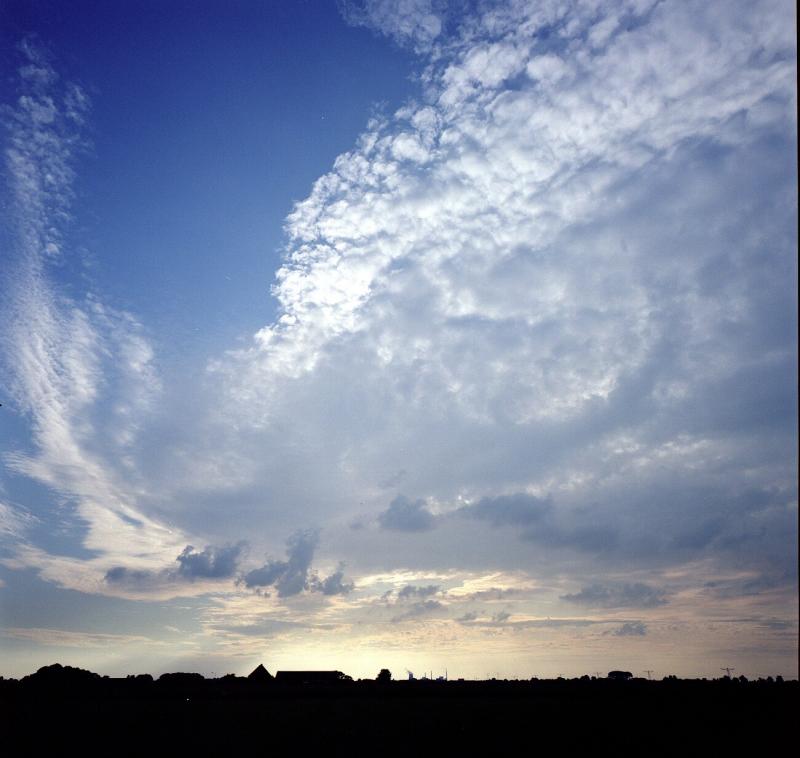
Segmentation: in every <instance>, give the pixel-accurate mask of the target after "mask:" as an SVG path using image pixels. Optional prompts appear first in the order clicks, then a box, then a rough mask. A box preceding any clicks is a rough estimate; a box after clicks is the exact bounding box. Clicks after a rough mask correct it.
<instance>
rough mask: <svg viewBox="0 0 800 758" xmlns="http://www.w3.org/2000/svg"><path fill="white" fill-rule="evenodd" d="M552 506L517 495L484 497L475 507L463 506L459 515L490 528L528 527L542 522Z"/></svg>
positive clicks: (527, 496)
mask: <svg viewBox="0 0 800 758" xmlns="http://www.w3.org/2000/svg"><path fill="white" fill-rule="evenodd" d="M551 511H552V504H551V503H550V502H549V501H548V500H542V499H540V498H538V497H534V496H532V495H526V494H523V493H518V494H516V495H501V496H500V497H494V498H491V497H484V498H482V499H481V500H480V501H478V502H477V503H476V504H475V505H468V506H464V507H462V508H460V509H459V511H458V512H459V513H460V514H462V515H464V516H467V517H468V518H474V519H480V520H481V521H488V522H489V523H490V524H491V525H492V526H523V527H528V526H531V525H532V524H536V523H539V522H541V521H542V520H544V519H545V518H546V517H547V516H548V515H549V514H550V512H551Z"/></svg>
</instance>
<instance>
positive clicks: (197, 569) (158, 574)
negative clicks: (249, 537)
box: [105, 542, 246, 589]
mask: <svg viewBox="0 0 800 758" xmlns="http://www.w3.org/2000/svg"><path fill="white" fill-rule="evenodd" d="M245 547H246V543H245V542H239V543H237V544H236V545H226V546H223V547H216V546H214V545H207V546H206V547H205V548H203V550H201V551H198V550H196V549H195V547H194V546H193V545H187V546H186V547H185V548H184V549H183V550H182V551H181V552H180V554H179V555H178V556H177V557H176V558H175V563H177V566H174V565H172V566H168V567H165V568H162V569H160V570H151V569H137V568H131V567H128V566H113V567H112V568H110V569H109V570H108V571H106V573H105V581H106V582H107V583H108V584H109V585H111V586H124V587H131V588H140V589H148V588H155V587H157V586H159V585H165V584H171V583H176V582H195V581H202V580H216V579H229V578H231V577H232V576H234V574H235V573H236V571H237V569H238V562H239V558H240V557H241V555H242V553H243V551H244V549H245Z"/></svg>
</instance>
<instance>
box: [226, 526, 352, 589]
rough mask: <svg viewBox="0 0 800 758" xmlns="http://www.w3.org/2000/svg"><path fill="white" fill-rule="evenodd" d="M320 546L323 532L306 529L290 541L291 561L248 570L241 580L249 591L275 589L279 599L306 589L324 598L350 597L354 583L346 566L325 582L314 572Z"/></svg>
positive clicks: (270, 563) (337, 570)
mask: <svg viewBox="0 0 800 758" xmlns="http://www.w3.org/2000/svg"><path fill="white" fill-rule="evenodd" d="M318 544H319V532H318V531H317V530H314V529H306V530H302V531H298V532H295V533H294V534H293V535H292V536H291V537H289V539H288V540H287V542H286V552H287V559H286V560H285V561H277V560H270V561H267V562H266V563H265V564H264V565H263V566H261V567H259V568H256V569H252V570H251V571H248V572H247V573H246V574H244V576H243V577H242V579H241V581H242V582H243V583H244V585H245V587H247V588H249V589H261V588H263V587H273V586H274V587H275V588H276V589H277V590H278V597H292V596H294V595H299V594H300V593H301V592H304V591H306V590H308V591H311V592H320V593H322V594H323V595H327V596H333V595H347V594H349V593H350V592H352V590H353V588H354V586H355V585H354V584H353V583H352V582H349V581H347V580H346V579H345V575H344V564H342V563H340V564H339V566H338V568H337V569H336V571H334V572H333V573H332V574H330V575H329V576H327V577H325V578H324V579H320V578H319V577H318V576H317V575H316V573H315V572H311V562H312V561H313V559H314V551H315V550H316V548H317V545H318Z"/></svg>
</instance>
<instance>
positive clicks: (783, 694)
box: [0, 664, 798, 755]
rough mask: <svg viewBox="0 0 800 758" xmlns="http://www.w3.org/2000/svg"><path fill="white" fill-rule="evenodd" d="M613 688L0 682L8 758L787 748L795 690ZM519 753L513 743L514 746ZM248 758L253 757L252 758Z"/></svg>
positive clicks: (54, 676) (523, 683) (604, 681)
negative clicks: (74, 752)
mask: <svg viewBox="0 0 800 758" xmlns="http://www.w3.org/2000/svg"><path fill="white" fill-rule="evenodd" d="M609 673H610V674H612V676H609V677H605V678H594V677H589V676H584V677H581V678H579V679H562V678H559V679H531V680H494V679H492V680H487V681H471V680H466V681H465V680H460V679H459V680H452V679H451V680H450V681H431V680H426V679H422V680H412V681H407V680H400V681H392V680H391V675H390V673H389V672H388V671H387V670H385V669H384V670H382V671H381V672H380V674H379V675H378V677H377V679H374V680H358V681H353V680H352V679H350V677H347V676H346V675H345V674H343V673H342V672H339V671H333V672H330V671H329V672H324V671H323V672H320V671H307V672H298V671H295V672H277V673H276V675H275V676H273V675H272V674H270V673H269V672H268V671H267V670H266V669H265V668H264V667H263V666H259V667H258V668H257V669H256V670H255V671H253V673H252V674H251V675H250V676H249V677H238V676H234V675H232V674H228V675H226V676H223V677H219V678H215V679H205V678H204V677H203V676H201V675H200V674H192V673H171V674H163V675H162V676H160V677H159V678H158V679H154V678H153V677H152V676H150V675H149V674H142V675H136V676H133V675H132V676H128V677H126V678H109V677H101V676H99V675H98V674H94V673H92V672H89V671H85V670H83V669H78V668H72V667H69V666H60V665H59V664H55V665H53V666H45V667H44V668H42V669H39V671H37V672H36V673H35V674H32V675H30V676H26V677H24V678H23V679H20V680H13V679H2V678H0V723H1V724H2V736H3V738H4V740H5V744H7V745H12V744H13V745H14V746H15V747H14V750H13V752H9V753H7V754H8V755H43V754H51V753H52V751H53V750H55V749H58V748H57V744H58V743H59V740H60V744H61V748H60V749H61V750H63V749H64V745H66V744H70V745H79V746H80V748H79V750H80V751H82V753H81V754H90V753H91V754H105V755H127V754H131V755H132V754H142V751H149V752H150V753H152V754H158V753H159V752H160V751H161V750H162V749H163V751H165V752H166V751H168V750H169V751H174V750H176V749H178V750H179V751H180V752H181V754H182V753H184V752H187V753H188V752H190V751H200V752H201V753H203V754H205V753H209V752H215V751H216V752H219V751H222V753H223V754H225V755H228V754H231V752H230V751H232V750H234V749H239V748H241V749H242V750H244V749H245V748H246V749H248V750H249V751H250V753H252V748H251V746H253V745H256V746H260V749H259V750H258V751H257V752H256V753H253V754H257V755H262V754H263V755H267V754H269V753H271V752H273V751H274V750H276V749H277V748H278V747H283V748H286V747H289V748H292V749H294V750H295V751H298V752H299V753H300V754H305V752H307V751H315V752H321V754H323V755H331V754H348V755H349V754H354V753H355V754H363V753H370V754H381V753H383V752H388V753H393V752H408V751H415V752H422V753H423V754H425V753H426V752H428V751H429V750H431V751H433V750H436V751H444V750H456V749H458V750H461V751H466V752H467V753H470V752H473V751H477V750H479V749H480V750H484V751H487V750H488V751H490V754H501V753H503V754H505V753H507V752H510V751H512V750H518V747H516V746H518V745H520V744H522V745H524V746H526V747H527V749H529V750H530V751H538V750H542V749H558V750H560V751H565V752H569V751H572V750H586V749H597V750H601V749H603V750H605V749H607V748H609V747H611V748H612V750H613V751H614V752H618V751H625V752H629V751H630V752H633V751H635V752H636V753H637V754H659V753H666V752H671V753H674V752H675V751H681V752H682V753H693V752H696V751H699V750H711V751H713V752H714V754H716V753H718V752H720V751H722V750H728V751H734V752H735V753H737V754H738V753H740V752H742V751H745V750H749V751H753V752H754V754H764V752H765V751H768V750H772V749H777V747H778V746H779V745H780V743H781V741H782V740H786V739H793V738H794V733H795V727H794V723H795V718H796V717H795V713H796V710H797V704H798V703H797V700H798V683H797V681H795V680H793V681H786V682H784V681H782V680H781V679H780V677H778V678H777V679H775V680H773V679H772V678H768V679H759V680H756V681H748V680H746V679H745V678H744V677H734V678H728V677H725V678H721V679H714V680H705V679H678V678H676V677H667V678H665V679H662V680H659V681H655V680H653V681H650V680H647V679H641V678H636V677H632V676H630V675H628V676H621V674H622V675H624V674H628V672H609ZM520 741H521V742H520ZM250 753H248V754H250Z"/></svg>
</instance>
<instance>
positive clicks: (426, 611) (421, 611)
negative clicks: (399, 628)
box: [392, 600, 445, 622]
mask: <svg viewBox="0 0 800 758" xmlns="http://www.w3.org/2000/svg"><path fill="white" fill-rule="evenodd" d="M444 607H445V606H444V605H443V604H442V603H440V602H439V601H438V600H420V601H419V602H417V603H414V604H412V605H410V606H408V607H406V608H405V609H404V610H403V612H402V613H400V614H398V615H397V616H394V617H393V618H392V621H393V622H400V621H410V620H412V619H417V618H420V617H424V616H432V615H438V614H439V612H440V611H442V610H444Z"/></svg>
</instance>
